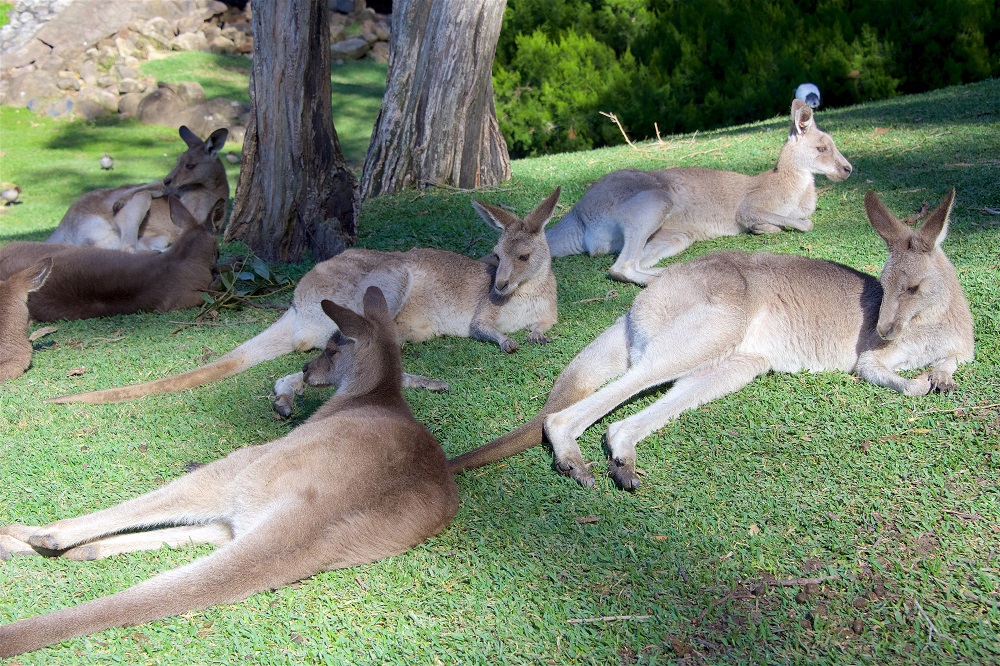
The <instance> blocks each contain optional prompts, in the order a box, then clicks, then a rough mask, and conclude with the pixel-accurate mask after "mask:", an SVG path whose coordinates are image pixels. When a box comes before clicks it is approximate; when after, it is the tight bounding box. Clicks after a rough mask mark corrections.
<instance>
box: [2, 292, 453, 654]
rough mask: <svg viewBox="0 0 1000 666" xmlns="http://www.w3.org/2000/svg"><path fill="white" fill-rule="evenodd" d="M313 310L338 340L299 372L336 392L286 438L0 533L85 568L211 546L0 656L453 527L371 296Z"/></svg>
mask: <svg viewBox="0 0 1000 666" xmlns="http://www.w3.org/2000/svg"><path fill="white" fill-rule="evenodd" d="M321 307H322V309H323V311H324V312H326V313H328V314H329V315H330V317H332V318H333V319H335V320H336V322H337V327H338V328H339V329H340V332H338V333H335V334H334V336H333V337H332V339H331V341H330V344H329V346H328V347H327V350H326V352H325V353H324V354H323V356H321V357H320V358H319V359H318V360H317V361H316V362H314V363H312V364H310V365H308V366H306V370H305V372H306V375H307V376H309V377H310V381H311V382H314V383H323V384H336V385H337V386H338V388H337V392H336V393H335V394H334V396H333V397H332V398H331V399H330V400H329V401H328V402H327V403H326V404H325V405H323V406H322V407H321V408H320V409H319V410H317V412H316V413H315V414H313V415H312V416H311V417H310V418H309V419H308V420H307V421H306V422H305V423H303V424H302V425H301V426H299V427H298V428H296V429H295V430H293V431H292V432H290V433H289V434H288V435H286V436H284V437H282V438H281V439H278V440H275V441H273V442H270V443H268V444H263V445H260V446H250V447H246V448H242V449H239V450H237V451H234V452H233V453H231V454H229V456H227V457H226V458H223V459H222V460H218V461H216V462H213V463H211V464H209V465H206V466H204V467H201V468H198V469H196V470H195V471H193V472H191V473H190V474H188V475H186V476H184V477H183V478H181V479H178V480H176V481H173V482H172V483H170V484H168V485H166V486H164V487H163V488H161V489H159V490H154V491H153V492H151V493H147V494H146V495H142V496H141V497H138V498H136V499H134V500H131V501H128V502H124V503H122V504H119V505H117V506H114V507H111V508H109V509H104V510H103V511H97V512H95V513H91V514H87V515H84V516H80V517H78V518H71V519H68V520H60V521H58V522H55V523H51V524H49V525H46V526H44V527H27V526H24V525H11V526H8V527H6V528H0V555H2V556H3V557H4V558H6V557H9V555H10V554H33V553H36V552H41V553H42V554H45V555H62V556H63V557H69V558H72V559H79V560H92V559H98V558H102V557H107V556H109V555H115V554H118V553H126V552H133V551H137V550H153V549H156V548H159V547H160V546H162V545H163V544H167V545H170V546H178V545H182V544H187V543H214V544H217V545H219V546H221V547H220V548H219V550H217V551H215V552H214V553H213V554H211V555H208V556H207V557H203V558H201V559H199V560H195V561H194V562H192V563H191V564H188V565H186V566H183V567H181V568H179V569H176V570H174V571H169V572H166V573H162V574H160V575H158V576H156V577H154V578H151V579H150V580H148V581H146V582H143V583H139V584H138V585H136V586H134V587H131V588H129V589H127V590H125V591H124V592H119V593H117V594H114V595H112V596H109V597H104V598H102V599H96V600H94V601H88V602H86V603H83V604H80V605H79V606H74V607H70V608H66V609H63V610H59V611H56V612H54V613H50V614H48V615H42V616H39V617H34V618H30V619H26V620H20V621H18V622H14V623H12V624H8V625H6V626H2V627H0V657H9V656H11V655H15V654H19V653H21V652H28V651H30V650H37V649H38V648H40V647H43V646H45V645H48V644H50V643H56V642H59V641H62V640H65V639H67V638H71V637H73V636H80V635H84V634H89V633H92V632H95V631H100V630H101V629H106V628H108V627H118V626H127V625H135V624H141V623H143V622H149V621H150V620H155V619H158V618H163V617H169V616H171V615H177V614H178V613H183V612H186V611H189V610H195V609H201V608H207V607H209V606H212V605H215V604H221V603H229V602H233V601H236V600H239V599H243V598H245V597H247V596H249V595H251V594H254V593H256V592H260V591H262V590H269V589H275V588H279V587H281V586H282V585H287V584H289V583H292V582H295V581H297V580H300V579H302V578H306V577H308V576H311V575H313V574H315V573H317V572H320V571H325V570H328V569H339V568H344V567H350V566H354V565H357V564H364V563H366V562H373V561H375V560H378V559H381V558H383V557H388V556H390V555H396V554H398V553H402V552H404V551H406V550H408V549H409V548H412V547H413V546H415V545H417V544H418V543H420V542H421V541H423V540H424V539H426V538H428V537H430V536H432V535H434V534H437V533H438V532H440V531H441V530H443V529H444V528H445V527H446V526H447V525H448V523H449V522H451V519H452V518H453V517H454V515H455V512H456V511H457V509H458V489H457V488H456V487H455V481H454V479H453V478H452V476H451V474H450V473H449V472H448V464H447V461H446V459H445V455H444V451H442V450H441V445H440V444H438V442H437V440H435V439H434V436H433V435H431V433H430V432H429V431H428V430H427V428H425V427H424V426H423V425H421V424H420V423H418V422H417V421H416V420H415V419H414V418H413V415H412V413H411V412H410V407H409V405H407V403H406V400H404V399H403V394H402V388H401V385H400V377H401V376H402V361H401V360H400V354H399V346H398V344H397V342H396V340H397V332H396V330H395V324H394V322H393V320H392V315H391V314H390V312H389V310H388V308H387V306H386V302H385V299H384V298H383V296H382V294H381V292H379V290H378V289H377V288H375V287H372V288H369V289H368V290H367V291H366V292H365V296H364V316H360V315H357V314H355V313H354V312H353V311H351V310H348V309H347V308H343V307H340V306H339V305H336V304H334V303H331V302H330V301H326V300H324V301H323V303H322V306H321ZM346 461H350V464H345V462H346ZM138 530H148V531H138ZM5 549H6V552H4V550H5Z"/></svg>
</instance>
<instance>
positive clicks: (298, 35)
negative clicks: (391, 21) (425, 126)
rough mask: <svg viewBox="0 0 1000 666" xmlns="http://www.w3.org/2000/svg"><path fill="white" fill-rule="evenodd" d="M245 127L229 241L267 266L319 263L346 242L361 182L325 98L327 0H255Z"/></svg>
mask: <svg viewBox="0 0 1000 666" xmlns="http://www.w3.org/2000/svg"><path fill="white" fill-rule="evenodd" d="M251 8H252V14H253V35H254V58H253V70H252V72H251V76H250V122H249V123H248V124H247V132H246V139H245V140H244V143H243V160H242V165H241V168H240V178H239V182H238V184H237V186H236V200H235V205H234V206H233V214H232V217H231V219H230V221H229V226H228V227H227V228H226V233H225V239H226V240H234V239H241V240H243V241H245V242H246V243H247V245H249V246H250V248H251V249H252V250H253V251H254V252H255V253H256V254H257V255H258V256H260V257H261V258H263V259H266V260H268V261H281V262H289V261H300V260H301V259H302V258H303V255H304V253H305V251H306V250H307V249H308V250H311V251H312V254H313V258H315V259H316V260H317V261H319V260H323V259H327V258H329V257H332V256H333V255H335V254H337V253H338V252H341V251H343V250H344V249H345V248H347V247H348V246H349V245H351V244H352V243H353V242H354V241H355V240H356V236H357V219H358V212H359V209H360V205H361V203H360V199H359V197H358V190H357V181H356V179H355V177H354V174H353V173H351V170H350V169H349V168H348V167H347V164H346V163H345V162H344V158H343V156H342V155H341V152H340V141H339V140H338V139H337V131H336V129H334V126H333V110H332V107H331V101H330V99H331V97H330V28H329V19H330V16H329V8H328V5H327V2H326V0H282V1H280V2H275V1H274V0H252V3H251Z"/></svg>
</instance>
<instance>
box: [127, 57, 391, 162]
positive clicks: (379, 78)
mask: <svg viewBox="0 0 1000 666" xmlns="http://www.w3.org/2000/svg"><path fill="white" fill-rule="evenodd" d="M250 68H251V61H250V60H249V59H247V58H244V57H241V56H222V55H213V54H210V53H202V52H199V51H185V52H183V53H178V54H172V55H171V56H170V57H169V58H164V59H160V60H150V61H147V62H145V63H143V65H142V71H143V73H145V74H146V75H147V76H152V77H155V78H156V79H157V80H158V81H165V82H167V83H179V82H181V81H198V82H199V83H201V85H202V88H204V90H205V96H206V97H208V98H213V97H227V98H229V99H235V100H238V101H241V102H249V101H250V97H249V93H248V86H249V81H250ZM385 77H386V66H385V65H384V64H382V63H377V62H374V61H372V60H352V61H347V62H345V63H343V64H342V65H333V66H332V67H331V68H330V80H331V83H332V86H333V124H334V126H335V127H336V128H337V134H338V136H339V138H340V147H341V151H342V152H343V154H344V159H346V160H347V162H348V164H351V165H352V166H354V167H356V168H357V169H360V168H361V165H362V164H363V163H364V161H365V153H366V152H367V151H368V141H369V139H370V137H371V131H372V127H373V126H374V125H375V117H376V116H377V115H378V110H379V106H380V105H381V103H382V94H383V93H384V92H385Z"/></svg>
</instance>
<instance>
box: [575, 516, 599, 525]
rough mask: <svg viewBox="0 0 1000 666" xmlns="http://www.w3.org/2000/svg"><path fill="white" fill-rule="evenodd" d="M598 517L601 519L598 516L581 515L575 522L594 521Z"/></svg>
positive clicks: (597, 519)
mask: <svg viewBox="0 0 1000 666" xmlns="http://www.w3.org/2000/svg"><path fill="white" fill-rule="evenodd" d="M600 519H601V517H600V516H581V517H580V518H577V519H576V522H578V523H580V524H581V525H586V524H588V523H596V522H597V521H599V520H600Z"/></svg>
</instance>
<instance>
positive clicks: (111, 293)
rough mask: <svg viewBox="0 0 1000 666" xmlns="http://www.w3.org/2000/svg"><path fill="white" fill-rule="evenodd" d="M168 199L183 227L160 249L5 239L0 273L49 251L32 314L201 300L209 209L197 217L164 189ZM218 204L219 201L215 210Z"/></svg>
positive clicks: (210, 243) (210, 236) (42, 316)
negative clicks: (49, 268)
mask: <svg viewBox="0 0 1000 666" xmlns="http://www.w3.org/2000/svg"><path fill="white" fill-rule="evenodd" d="M168 205H169V208H170V212H171V217H172V219H174V220H175V222H176V223H177V224H178V226H179V227H180V228H183V229H184V233H183V234H182V235H181V236H180V237H179V238H178V239H177V241H176V242H175V243H174V244H173V245H172V246H171V247H170V248H169V249H168V250H167V251H166V252H162V253H161V252H143V253H138V254H131V253H127V252H119V251H117V250H105V249H102V248H97V247H75V246H71V245H56V244H54V243H31V242H17V243H10V244H9V245H6V246H4V247H3V248H0V278H2V277H4V276H7V275H11V274H13V273H15V272H17V271H20V270H23V268H24V267H25V266H29V265H31V264H34V263H36V262H38V261H39V260H41V259H43V258H45V257H51V258H52V272H51V275H50V276H49V279H48V280H47V281H46V282H45V285H44V286H43V287H42V288H41V289H39V290H37V291H35V292H34V293H33V294H31V296H30V297H29V298H28V309H29V311H30V312H31V317H32V318H33V319H35V320H36V321H55V320H59V319H87V318H90V317H108V316H111V315H117V314H130V313H133V312H143V311H149V312H169V311H170V310H179V309H182V308H190V307H194V306H197V305H200V304H201V303H202V302H203V301H202V298H201V294H202V292H203V291H205V290H206V289H208V288H209V287H210V286H211V284H212V279H213V277H212V267H213V266H214V264H215V260H216V257H217V255H218V243H217V241H216V239H215V234H214V233H213V231H212V228H211V227H212V224H211V220H212V218H213V214H212V213H211V212H210V213H209V215H208V216H207V217H208V219H207V220H206V221H205V223H199V221H197V220H195V219H194V218H193V217H192V216H191V214H190V213H188V211H187V209H185V208H184V206H183V204H181V202H180V200H179V199H177V198H176V197H170V198H169V204H168ZM223 206H224V204H223V203H222V202H221V201H219V202H217V204H216V210H218V209H219V208H221V207H223Z"/></svg>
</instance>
